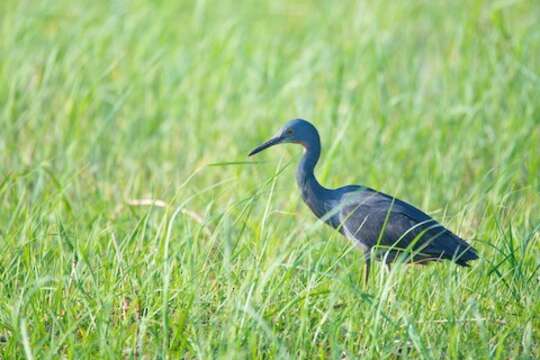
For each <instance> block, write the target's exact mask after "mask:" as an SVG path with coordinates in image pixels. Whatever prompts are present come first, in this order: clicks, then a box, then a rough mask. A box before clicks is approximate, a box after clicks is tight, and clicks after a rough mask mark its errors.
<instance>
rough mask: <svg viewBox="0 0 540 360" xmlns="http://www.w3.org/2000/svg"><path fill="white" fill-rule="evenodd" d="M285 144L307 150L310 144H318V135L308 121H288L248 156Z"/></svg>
mask: <svg viewBox="0 0 540 360" xmlns="http://www.w3.org/2000/svg"><path fill="white" fill-rule="evenodd" d="M287 143H294V144H301V145H303V146H304V147H305V148H308V147H309V146H310V145H312V144H315V143H317V144H318V143H319V133H318V132H317V129H316V128H315V126H313V125H312V124H311V123H310V122H309V121H306V120H303V119H294V120H290V121H288V122H287V123H286V124H285V126H283V127H282V128H281V129H280V130H279V131H278V132H277V134H276V135H274V136H273V137H272V138H271V139H270V140H268V141H267V142H265V143H263V144H261V145H259V146H257V147H256V148H255V149H253V150H252V151H251V152H250V153H249V156H252V155H255V154H257V153H259V152H261V151H263V150H264V149H268V148H269V147H271V146H274V145H277V144H287Z"/></svg>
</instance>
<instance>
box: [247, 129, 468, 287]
mask: <svg viewBox="0 0 540 360" xmlns="http://www.w3.org/2000/svg"><path fill="white" fill-rule="evenodd" d="M287 143H291V144H298V145H301V146H302V147H303V148H304V154H303V156H302V159H301V160H300V163H299V164H298V167H297V170H296V182H297V184H298V187H299V189H300V192H301V196H302V199H303V201H304V202H305V203H306V204H307V206H308V207H309V208H310V209H311V211H312V212H313V214H314V215H315V216H316V217H317V218H319V219H321V220H322V221H324V223H326V224H328V225H330V226H331V227H333V228H334V229H336V230H337V231H338V232H339V233H341V234H342V235H343V236H345V237H346V238H347V239H349V240H350V241H352V242H353V243H354V244H355V245H356V246H357V247H358V248H359V249H360V250H361V251H362V252H363V255H364V256H363V258H364V260H365V273H364V282H365V283H367V281H368V278H369V273H370V267H371V258H372V257H373V258H374V259H375V260H378V261H382V262H384V263H385V264H386V265H387V267H388V269H389V270H390V265H391V264H392V263H394V262H395V261H398V260H401V261H403V262H405V263H415V264H421V265H425V264H429V263H432V262H438V261H442V260H450V261H453V262H454V263H456V264H458V265H460V266H463V267H468V266H469V265H470V264H469V262H470V261H472V260H476V259H478V253H477V251H476V250H475V249H474V248H473V247H472V246H471V245H469V244H468V243H467V242H466V241H465V240H463V239H462V238H460V237H459V236H458V235H456V234H454V233H453V232H452V231H450V230H448V229H447V228H445V227H444V226H443V225H441V224H440V223H439V222H437V221H436V220H435V219H433V218H432V217H431V216H429V215H427V214H426V213H425V212H423V211H422V210H420V209H418V208H416V207H415V206H413V205H411V204H409V203H407V202H405V201H403V200H400V199H398V198H396V197H394V196H391V195H388V194H385V193H383V192H379V191H376V190H374V189H372V188H370V187H367V186H363V185H347V186H343V187H339V188H336V189H328V188H326V187H324V186H322V185H321V184H320V183H319V181H318V180H317V178H316V177H315V166H316V165H317V162H318V161H319V158H320V155H321V140H320V136H319V132H318V131H317V128H316V127H315V126H314V125H313V124H312V123H310V122H309V121H307V120H304V119H293V120H290V121H288V122H287V123H286V124H285V125H284V126H283V127H282V128H281V129H280V130H279V131H278V132H277V134H276V135H274V136H273V137H272V138H271V139H270V140H268V141H266V142H264V143H263V144H261V145H259V146H257V147H256V148H255V149H253V150H252V151H251V152H250V153H249V155H248V156H250V157H251V156H253V155H255V154H257V153H259V152H261V151H263V150H265V149H267V148H269V147H272V146H275V145H278V144H287Z"/></svg>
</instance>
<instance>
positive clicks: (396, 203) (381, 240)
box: [339, 189, 476, 260]
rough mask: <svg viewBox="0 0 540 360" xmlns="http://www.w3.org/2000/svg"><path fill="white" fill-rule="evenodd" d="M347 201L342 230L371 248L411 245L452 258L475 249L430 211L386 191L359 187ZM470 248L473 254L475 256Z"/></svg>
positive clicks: (424, 254) (413, 248)
mask: <svg viewBox="0 0 540 360" xmlns="http://www.w3.org/2000/svg"><path fill="white" fill-rule="evenodd" d="M343 204H344V205H343V206H342V208H341V210H340V213H339V219H340V222H341V226H342V232H343V233H344V234H345V235H346V236H347V237H349V238H353V239H354V240H356V241H359V242H360V243H361V244H363V245H364V246H366V247H368V248H371V247H374V246H377V247H381V248H387V249H389V250H393V251H404V250H405V249H407V250H408V251H412V252H414V253H416V254H418V255H419V256H418V258H422V257H423V258H429V259H439V258H446V259H452V258H453V257H455V256H456V255H460V254H463V253H466V252H467V251H469V249H472V248H470V246H469V245H468V244H467V243H466V242H465V241H464V240H462V239H460V238H459V237H458V236H457V235H455V234H453V233H452V232H451V231H449V230H448V229H446V228H444V227H443V226H442V225H441V224H439V223H438V222H437V221H435V220H434V219H433V218H431V217H430V216H429V215H427V214H425V213H424V212H422V211H421V210H419V209H417V208H415V207H414V206H412V205H410V204H408V203H406V202H404V201H401V200H399V199H396V198H393V197H391V196H389V195H386V194H384V193H380V192H377V191H375V190H372V189H365V190H362V191H356V192H353V193H349V194H346V195H344V200H343ZM470 251H472V253H471V254H469V257H471V259H473V258H475V257H476V254H474V250H470ZM471 259H469V260H471Z"/></svg>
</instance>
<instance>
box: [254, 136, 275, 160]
mask: <svg viewBox="0 0 540 360" xmlns="http://www.w3.org/2000/svg"><path fill="white" fill-rule="evenodd" d="M282 140H283V137H282V136H274V137H273V138H271V139H270V140H268V141H267V142H265V143H264V144H261V145H259V146H257V147H256V148H255V149H253V150H251V152H250V153H249V155H248V156H253V155H255V154H257V153H260V152H261V151H263V150H264V149H268V148H269V147H270V146H274V145H277V144H279V143H280V142H281V141H282Z"/></svg>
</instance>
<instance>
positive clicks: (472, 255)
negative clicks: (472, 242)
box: [455, 246, 478, 267]
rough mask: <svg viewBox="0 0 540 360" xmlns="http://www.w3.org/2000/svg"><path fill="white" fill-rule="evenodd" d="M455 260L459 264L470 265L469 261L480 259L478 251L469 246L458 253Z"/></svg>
mask: <svg viewBox="0 0 540 360" xmlns="http://www.w3.org/2000/svg"><path fill="white" fill-rule="evenodd" d="M456 255H457V256H456V258H455V262H456V264H458V265H461V266H465V267H468V266H470V265H469V261H473V260H477V259H478V252H477V251H476V249H475V248H473V247H472V246H468V247H467V248H466V249H465V250H464V251H461V252H460V253H458V254H456Z"/></svg>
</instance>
